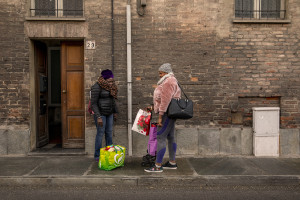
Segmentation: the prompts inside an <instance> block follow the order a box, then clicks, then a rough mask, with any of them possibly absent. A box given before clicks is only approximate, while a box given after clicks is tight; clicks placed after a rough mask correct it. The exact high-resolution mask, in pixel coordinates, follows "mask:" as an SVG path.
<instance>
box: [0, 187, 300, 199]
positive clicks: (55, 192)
mask: <svg viewBox="0 0 300 200" xmlns="http://www.w3.org/2000/svg"><path fill="white" fill-rule="evenodd" d="M0 199H1V200H15V199H21V200H27V199H28V200H29V199H30V200H34V199H39V200H40V199H41V200H50V199H51V200H53V199H54V200H60V199H62V200H67V199H89V200H92V199H97V200H105V199H114V200H126V199H128V200H129V199H130V200H137V199H138V200H140V199H151V200H158V199H164V200H167V199H172V200H173V199H189V200H193V199H195V200H196V199H197V200H199V199H209V200H217V199H218V200H226V199H228V200H229V199H230V200H235V199H242V200H248V199H249V200H254V199H255V200H259V199H262V200H268V199H272V200H274V199H280V200H282V199H284V200H293V199H295V200H296V199H297V200H298V199H300V186H263V187H255V186H247V187H245V186H199V187H184V186H182V187H180V188H178V187H163V188H161V187H141V186H139V187H129V186H128V187H126V186H123V187H119V186H107V187H78V186H77V187H72V186H64V187H61V186H41V187H39V186H21V187H20V186H18V187H16V186H1V187H0Z"/></svg>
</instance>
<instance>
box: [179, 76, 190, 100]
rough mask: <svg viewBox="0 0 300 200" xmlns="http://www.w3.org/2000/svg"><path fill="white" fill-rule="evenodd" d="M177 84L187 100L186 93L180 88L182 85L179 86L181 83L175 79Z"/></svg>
mask: <svg viewBox="0 0 300 200" xmlns="http://www.w3.org/2000/svg"><path fill="white" fill-rule="evenodd" d="M177 84H178V86H179V87H180V89H181V91H182V92H183V94H184V96H185V98H186V99H187V100H189V98H188V97H187V95H186V94H185V92H184V91H183V89H182V87H181V85H180V84H179V82H178V81H177Z"/></svg>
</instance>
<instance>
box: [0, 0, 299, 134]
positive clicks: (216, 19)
mask: <svg viewBox="0 0 300 200" xmlns="http://www.w3.org/2000/svg"><path fill="white" fill-rule="evenodd" d="M29 3H30V1H29V0H27V1H8V0H7V1H1V3H0V6H1V11H0V18H1V20H0V21H1V22H0V24H1V26H0V33H1V34H0V46H1V49H0V65H1V72H0V82H1V84H0V102H1V107H0V119H1V122H0V125H7V124H27V125H28V124H29V117H30V116H29V103H30V102H29V95H30V94H29V79H30V77H29V49H28V43H29V38H28V37H27V36H26V35H25V34H24V22H25V23H27V22H26V21H25V17H26V16H27V15H26V13H27V12H28V9H29V7H28V5H29ZM84 3H85V18H86V20H85V21H84V22H74V21H63V22H47V21H45V22H31V23H32V24H35V25H36V26H43V25H44V26H46V25H47V24H52V25H53V26H58V27H62V29H64V28H65V27H67V26H73V25H74V24H79V23H81V24H82V25H83V26H85V27H86V29H87V32H88V34H87V35H82V38H84V39H85V40H95V41H96V45H97V47H96V50H85V80H86V93H85V94H86V102H88V101H87V100H88V91H89V88H90V86H91V85H92V84H93V83H94V82H95V81H96V79H97V78H98V76H99V75H100V71H101V70H103V69H106V68H110V69H111V68H112V66H111V59H112V55H111V39H112V37H111V21H112V20H111V2H110V1H95V0H85V1H84ZM126 4H127V1H121V0H115V1H114V20H113V21H114V26H115V27H114V28H115V30H114V39H115V45H114V49H115V53H114V58H115V66H114V73H115V77H116V80H117V83H118V85H119V91H120V92H119V102H118V103H119V107H120V114H119V121H118V122H117V124H118V125H123V126H127V83H126V81H127V78H126V77H127V72H126V70H127V66H126V56H127V53H126ZM131 5H132V8H131V12H132V24H131V25H132V66H133V118H134V117H135V113H136V112H137V110H138V108H144V107H146V106H147V105H149V104H151V103H152V93H153V90H154V87H155V84H156V82H157V80H158V78H159V77H158V72H157V69H158V67H159V66H160V65H161V64H163V63H165V62H169V63H171V64H172V66H173V70H174V73H175V75H176V77H177V78H178V80H179V82H180V83H181V84H182V86H183V88H184V90H185V92H186V94H187V95H188V96H189V97H190V98H191V99H193V101H194V102H195V108H194V111H195V113H194V118H193V119H191V120H187V121H178V124H181V125H185V126H190V127H196V126H203V127H214V126H215V127H220V126H225V127H230V126H236V125H238V126H240V124H234V123H232V118H233V117H235V116H233V113H235V112H234V109H235V107H242V106H243V105H241V104H240V103H241V102H240V99H241V98H257V99H260V98H261V100H262V99H266V98H278V99H279V100H278V102H277V103H278V104H277V103H276V104H274V105H278V106H280V108H281V127H282V128H295V127H297V128H299V126H300V115H299V106H300V104H299V101H300V92H299V91H300V77H299V76H300V70H299V67H300V58H299V54H300V33H299V28H300V25H299V24H300V11H299V6H300V5H299V0H288V1H287V5H288V17H289V19H291V23H289V24H265V23H261V24H254V23H253V24H241V23H233V22H232V19H233V16H234V1H232V0H213V1H206V0H164V1H162V0H148V1H147V6H146V7H145V15H144V16H139V15H138V14H137V12H136V1H135V0H132V1H131ZM39 24H40V25H39ZM60 25H61V26H60ZM60 31H63V30H58V29H57V30H56V31H54V33H53V34H54V35H55V34H56V35H58V36H61V35H62V36H63V34H59V32H60ZM37 34H38V33H37ZM78 34H79V35H80V33H78ZM52 37H53V36H52ZM49 38H51V37H49ZM77 38H78V37H77ZM35 39H38V38H35ZM52 39H55V38H52ZM59 39H62V40H63V39H72V38H64V37H62V38H61V37H60V38H59ZM260 105H261V106H263V105H264V104H260ZM272 105H273V104H272ZM247 106H250V104H248V105H247ZM255 106H256V105H255ZM244 114H245V113H244ZM250 117H251V116H250ZM242 124H244V126H250V123H242ZM87 126H90V127H91V126H94V125H93V121H92V119H91V118H89V117H87Z"/></svg>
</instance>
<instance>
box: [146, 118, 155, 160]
mask: <svg viewBox="0 0 300 200" xmlns="http://www.w3.org/2000/svg"><path fill="white" fill-rule="evenodd" d="M156 137H157V123H151V126H150V131H149V140H148V148H147V150H148V154H150V155H151V156H156V151H157V150H156V149H157V138H156Z"/></svg>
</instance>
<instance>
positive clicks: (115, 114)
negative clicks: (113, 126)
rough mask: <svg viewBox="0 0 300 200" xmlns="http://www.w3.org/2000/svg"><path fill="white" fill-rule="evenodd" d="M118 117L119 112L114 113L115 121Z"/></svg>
mask: <svg viewBox="0 0 300 200" xmlns="http://www.w3.org/2000/svg"><path fill="white" fill-rule="evenodd" d="M117 117H118V115H117V113H114V121H117Z"/></svg>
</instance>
